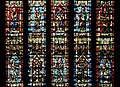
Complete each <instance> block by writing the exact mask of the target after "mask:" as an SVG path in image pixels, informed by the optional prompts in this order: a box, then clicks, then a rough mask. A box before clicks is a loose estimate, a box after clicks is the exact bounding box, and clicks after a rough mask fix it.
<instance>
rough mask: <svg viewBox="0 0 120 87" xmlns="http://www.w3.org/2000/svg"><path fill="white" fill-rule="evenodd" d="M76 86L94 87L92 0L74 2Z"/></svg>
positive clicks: (75, 0)
mask: <svg viewBox="0 0 120 87" xmlns="http://www.w3.org/2000/svg"><path fill="white" fill-rule="evenodd" d="M74 12H75V14H74V51H75V52H74V58H75V61H74V86H75V87H92V70H91V69H92V66H91V50H90V49H91V0H85V1H82V0H74Z"/></svg>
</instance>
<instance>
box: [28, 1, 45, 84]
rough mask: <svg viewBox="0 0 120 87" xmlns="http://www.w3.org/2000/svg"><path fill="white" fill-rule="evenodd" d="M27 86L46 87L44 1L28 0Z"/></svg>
mask: <svg viewBox="0 0 120 87" xmlns="http://www.w3.org/2000/svg"><path fill="white" fill-rule="evenodd" d="M28 4H29V10H28V32H29V35H28V53H29V64H28V65H29V70H28V73H29V84H28V85H29V86H44V85H46V82H45V76H46V27H45V23H46V0H39V1H36V0H29V1H28Z"/></svg>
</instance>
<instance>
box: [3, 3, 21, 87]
mask: <svg viewBox="0 0 120 87" xmlns="http://www.w3.org/2000/svg"><path fill="white" fill-rule="evenodd" d="M5 17H6V29H5V33H6V34H5V35H6V42H5V44H6V86H7V87H8V86H9V87H15V86H16V87H20V86H21V87H22V86H23V80H22V74H23V1H6V8H5Z"/></svg>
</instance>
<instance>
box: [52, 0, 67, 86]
mask: <svg viewBox="0 0 120 87" xmlns="http://www.w3.org/2000/svg"><path fill="white" fill-rule="evenodd" d="M68 4H69V3H68V0H51V82H52V83H51V84H52V86H57V87H58V86H59V87H60V86H62V87H68V86H69V84H68V80H69V70H68V68H69V67H68V50H69V48H68Z"/></svg>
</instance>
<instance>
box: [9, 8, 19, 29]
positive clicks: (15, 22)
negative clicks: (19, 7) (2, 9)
mask: <svg viewBox="0 0 120 87" xmlns="http://www.w3.org/2000/svg"><path fill="white" fill-rule="evenodd" d="M10 20H11V29H16V28H17V27H18V13H17V12H16V8H13V9H12V13H11V18H10Z"/></svg>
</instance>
